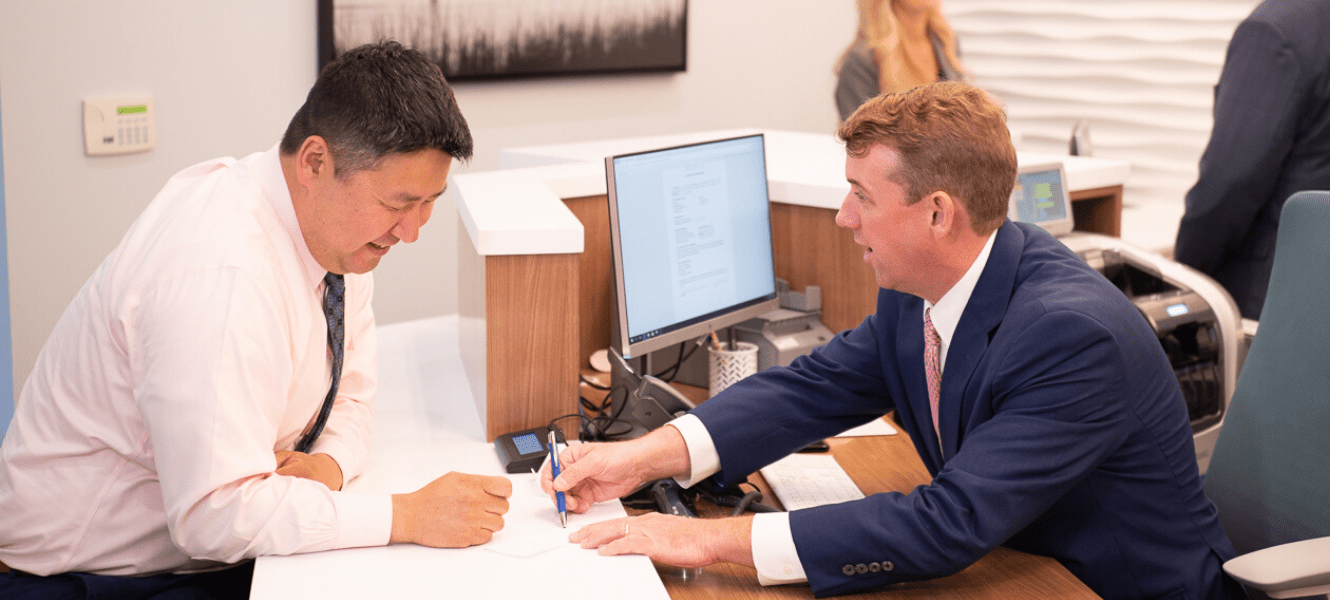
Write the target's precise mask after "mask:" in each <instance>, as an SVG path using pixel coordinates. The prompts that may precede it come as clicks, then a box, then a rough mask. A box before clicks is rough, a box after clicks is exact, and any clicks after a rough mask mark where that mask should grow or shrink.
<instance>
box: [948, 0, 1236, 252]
mask: <svg viewBox="0 0 1330 600" xmlns="http://www.w3.org/2000/svg"><path fill="white" fill-rule="evenodd" d="M1259 3H1260V2H1259V0H1096V1H1094V2H1085V1H1072V0H1027V1H1024V2H993V1H992V0H946V9H947V12H948V16H949V18H950V21H951V23H952V26H953V27H954V28H955V29H956V33H957V36H958V37H959V38H960V40H961V49H962V51H963V59H964V60H965V62H966V66H967V67H969V68H970V70H971V71H972V72H973V74H974V79H975V83H976V84H977V85H979V86H981V87H983V88H984V89H987V90H989V91H991V92H993V93H994V94H995V95H996V96H998V97H999V98H1001V99H1002V100H1003V101H1004V102H1005V103H1006V106H1007V113H1008V121H1009V123H1010V124H1011V126H1012V127H1013V128H1014V129H1016V130H1018V131H1020V133H1021V137H1022V145H1021V149H1024V150H1032V151H1038V152H1066V151H1067V146H1068V141H1069V139H1070V136H1071V130H1072V125H1073V124H1074V123H1076V122H1077V121H1081V120H1083V121H1085V122H1086V123H1087V124H1088V125H1089V128H1090V139H1091V142H1092V145H1093V151H1094V155H1095V156H1098V157H1104V158H1115V159H1118V160H1124V161H1127V162H1129V163H1131V169H1132V170H1131V178H1130V180H1128V182H1127V185H1126V189H1125V193H1124V197H1123V201H1124V203H1125V204H1126V205H1127V208H1128V211H1130V212H1135V213H1138V214H1141V215H1146V216H1147V218H1145V219H1135V220H1134V221H1135V222H1137V223H1140V222H1141V221H1145V222H1147V223H1149V224H1150V226H1149V235H1146V236H1141V235H1137V233H1138V232H1133V231H1127V230H1125V229H1124V231H1123V237H1125V238H1128V239H1133V240H1136V243H1140V244H1144V243H1145V242H1143V241H1141V240H1142V238H1145V239H1150V240H1152V241H1153V243H1151V244H1150V245H1149V246H1148V247H1149V248H1150V249H1152V250H1161V251H1169V252H1171V251H1172V247H1173V240H1174V238H1175V237H1176V236H1177V224H1178V220H1179V219H1180V218H1181V217H1182V212H1183V197H1184V196H1185V195H1186V192H1187V190H1188V189H1190V188H1191V186H1192V184H1194V183H1196V176H1197V166H1198V163H1199V161H1200V158H1201V152H1202V151H1203V150H1204V149H1205V144H1206V143H1207V142H1208V141H1209V140H1210V129H1211V127H1212V125H1213V116H1212V114H1211V111H1212V107H1213V105H1214V85H1215V83H1217V82H1218V81H1219V72H1220V69H1221V67H1222V66H1223V64H1224V54H1225V50H1226V49H1227V48H1228V41H1229V39H1230V38H1231V37H1233V30H1234V29H1235V28H1236V27H1237V25H1238V23H1239V22H1240V21H1241V20H1242V19H1243V18H1245V17H1246V16H1247V15H1248V14H1250V13H1251V11H1252V9H1253V8H1255V7H1256V5H1257V4H1259ZM1127 225H1129V223H1124V227H1126V226H1127Z"/></svg>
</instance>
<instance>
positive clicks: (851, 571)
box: [840, 565, 854, 575]
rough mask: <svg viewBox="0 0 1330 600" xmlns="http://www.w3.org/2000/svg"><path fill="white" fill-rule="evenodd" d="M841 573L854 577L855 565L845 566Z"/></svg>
mask: <svg viewBox="0 0 1330 600" xmlns="http://www.w3.org/2000/svg"><path fill="white" fill-rule="evenodd" d="M840 572H841V573H844V574H846V575H854V565H845V566H843V567H841V568H840Z"/></svg>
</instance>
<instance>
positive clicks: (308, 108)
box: [281, 40, 472, 177]
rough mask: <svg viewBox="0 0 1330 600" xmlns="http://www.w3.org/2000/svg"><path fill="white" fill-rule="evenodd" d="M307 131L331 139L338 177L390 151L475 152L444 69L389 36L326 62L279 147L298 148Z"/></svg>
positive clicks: (462, 154)
mask: <svg viewBox="0 0 1330 600" xmlns="http://www.w3.org/2000/svg"><path fill="white" fill-rule="evenodd" d="M312 135H317V136H320V137H322V138H323V139H324V140H325V141H326V142H327V143H328V148H329V151H330V152H331V153H332V156H333V160H334V164H335V165H336V166H337V176H338V177H346V176H348V175H351V174H353V173H355V172H357V171H360V170H362V169H366V168H371V167H373V166H374V165H375V164H377V163H378V161H379V159H381V158H383V157H384V156H386V155H389V154H396V153H409V152H415V151H417V150H424V149H426V148H433V149H436V150H440V151H442V152H444V153H445V154H448V155H449V156H452V157H453V158H456V159H460V160H466V159H469V158H471V152H472V143H471V130H470V129H469V128H467V125H466V119H464V118H463V117H462V112H461V111H460V110H458V108H457V100H456V98H454V97H453V91H452V88H450V87H449V86H448V82H447V81H445V80H444V78H443V72H442V71H440V70H439V67H438V66H437V65H435V64H434V63H432V62H430V61H429V59H428V58H426V57H425V55H424V54H421V53H420V52H418V51H416V50H412V49H410V48H406V47H404V46H402V45H401V44H399V43H397V42H395V41H391V40H386V41H380V42H379V43H377V44H366V45H364V46H360V47H358V48H354V49H352V50H350V51H348V52H346V53H345V54H342V55H340V56H338V57H337V58H336V59H335V60H333V61H332V62H330V63H328V65H327V66H325V67H324V68H323V71H322V72H320V73H319V78H318V80H317V81H315V82H314V87H313V88H311V89H310V90H309V95H308V96H307V97H306V98H305V104H304V105H303V106H301V107H300V110H298V111H296V114H295V116H294V117H292V118H291V124H290V125H288V126H287V128H286V134H285V135H284V136H282V145H281V152H282V153H283V154H288V155H289V154H295V153H296V152H298V151H299V150H300V146H301V145H302V144H304V143H305V140H306V139H308V138H309V137H310V136H312Z"/></svg>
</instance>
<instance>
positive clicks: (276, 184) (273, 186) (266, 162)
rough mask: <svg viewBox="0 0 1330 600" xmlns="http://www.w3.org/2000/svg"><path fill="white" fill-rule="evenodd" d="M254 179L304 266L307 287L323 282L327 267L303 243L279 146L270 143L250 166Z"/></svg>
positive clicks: (313, 286)
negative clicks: (271, 145)
mask: <svg viewBox="0 0 1330 600" xmlns="http://www.w3.org/2000/svg"><path fill="white" fill-rule="evenodd" d="M254 173H255V178H256V179H257V180H258V182H259V189H260V190H262V191H263V195H264V197H266V198H267V199H268V202H269V203H270V204H272V208H273V211H274V212H276V213H277V219H278V220H280V221H281V223H282V227H283V228H284V229H286V233H287V234H288V235H290V236H291V243H292V244H293V245H294V246H295V250H296V254H298V255H299V256H300V262H301V264H303V265H304V266H305V279H306V281H308V282H309V287H310V289H316V288H318V286H319V285H320V284H322V283H323V276H324V275H327V274H328V270H327V269H325V268H323V267H322V266H320V265H319V261H317V260H315V259H314V255H313V254H310V252H309V246H306V245H305V234H304V233H302V232H301V231H300V221H299V220H298V219H296V207H295V204H294V203H293V202H292V200H291V190H290V189H288V188H287V187H286V175H285V174H283V173H282V160H281V153H280V151H279V146H278V145H274V146H273V147H272V148H271V149H269V150H268V151H267V152H265V153H263V155H262V156H260V157H259V160H258V161H257V163H256V164H255V166H254Z"/></svg>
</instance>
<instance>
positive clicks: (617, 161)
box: [605, 134, 779, 358]
mask: <svg viewBox="0 0 1330 600" xmlns="http://www.w3.org/2000/svg"><path fill="white" fill-rule="evenodd" d="M605 177H606V183H607V188H608V192H609V209H610V246H611V248H610V253H611V256H612V258H613V262H614V294H613V296H614V311H613V316H612V321H611V334H610V337H611V340H610V341H611V346H612V349H611V351H612V352H615V351H617V352H619V353H620V355H621V356H622V357H624V358H635V357H638V356H643V355H645V354H646V353H648V352H651V351H653V350H658V349H660V348H664V347H666V346H670V345H673V344H679V343H682V342H686V341H689V340H693V339H696V338H698V337H700V336H703V335H706V334H708V333H709V332H711V331H715V330H718V329H722V328H725V327H729V326H731V325H734V324H735V323H739V322H741V321H744V320H747V319H750V318H752V317H755V316H758V315H761V314H764V313H766V312H769V311H772V310H775V309H776V308H778V307H779V301H778V299H777V295H776V273H775V263H774V261H773V258H772V246H771V208H770V200H769V199H768V197H767V172H766V156H765V151H764V146H763V137H762V135H761V134H758V135H750V136H744V137H737V138H731V139H724V140H715V141H709V142H703V143H698V144H690V145H687V146H678V147H674V148H665V149H660V150H651V151H647V152H636V153H632V154H623V155H619V156H610V157H607V158H606V159H605Z"/></svg>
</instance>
